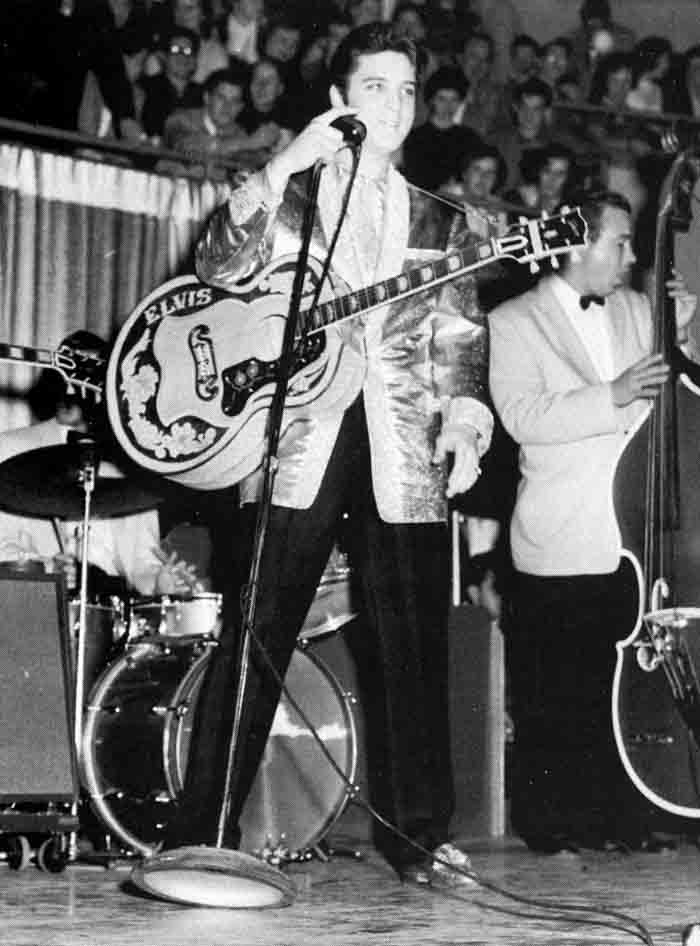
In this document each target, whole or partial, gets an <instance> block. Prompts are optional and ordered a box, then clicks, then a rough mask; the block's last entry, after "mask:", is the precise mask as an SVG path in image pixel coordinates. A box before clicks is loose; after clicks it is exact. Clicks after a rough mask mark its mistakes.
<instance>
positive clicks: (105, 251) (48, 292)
mask: <svg viewBox="0 0 700 946" xmlns="http://www.w3.org/2000/svg"><path fill="white" fill-rule="evenodd" d="M226 196H227V185H225V184H214V183H212V182H209V181H201V180H193V179H188V178H175V177H166V176H163V175H158V174H153V173H148V172H145V171H136V170H133V169H131V168H125V167H121V166H115V165H111V164H101V163H98V162H97V161H94V160H90V159H88V158H76V157H70V156H65V155H58V154H53V153H50V152H47V151H41V150H38V149H35V148H30V147H25V146H21V145H14V144H2V145H0V228H1V233H2V242H1V243H0V306H1V307H2V308H1V314H2V318H1V322H0V342H5V343H11V344H14V345H28V346H32V347H36V348H48V349H55V348H57V347H58V345H59V344H60V342H61V341H62V339H63V338H65V336H66V335H68V334H70V333H71V332H73V331H75V330H76V329H81V328H83V329H89V330H90V331H92V332H95V333H96V334H98V335H100V336H101V337H103V338H105V339H109V338H111V337H113V336H114V334H115V333H116V331H117V330H118V328H119V326H120V325H121V324H122V323H123V322H124V320H125V319H126V318H127V317H128V315H129V313H130V312H131V310H132V309H133V307H134V306H135V305H136V303H138V302H139V301H140V300H141V299H142V298H143V297H144V296H145V295H147V294H148V293H149V292H150V291H151V290H153V289H155V288H156V287H157V286H158V285H159V284H160V283H162V282H164V281H165V280H167V279H169V278H171V277H173V276H176V275H180V274H182V273H187V272H192V271H193V267H192V249H193V246H194V242H195V240H196V238H197V236H198V234H199V231H200V230H201V227H202V224H203V222H204V220H205V219H206V218H207V216H208V215H209V214H210V213H211V211H212V210H213V209H214V207H215V206H217V205H218V204H219V203H221V202H222V201H223V200H225V198H226ZM36 378H37V372H36V369H35V368H29V367H26V366H22V365H17V364H8V363H3V364H0V430H2V429H6V428H9V427H18V426H22V425H23V424H26V423H29V422H30V421H31V419H32V418H31V416H30V409H29V406H28V403H27V400H26V394H27V392H28V390H29V389H30V387H31V386H32V384H33V383H34V382H35V381H36Z"/></svg>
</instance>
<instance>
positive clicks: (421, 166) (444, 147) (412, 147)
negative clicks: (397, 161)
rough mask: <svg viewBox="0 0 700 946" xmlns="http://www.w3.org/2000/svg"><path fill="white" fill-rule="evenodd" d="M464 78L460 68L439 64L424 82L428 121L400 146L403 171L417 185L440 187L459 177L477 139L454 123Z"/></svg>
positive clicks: (415, 128)
mask: <svg viewBox="0 0 700 946" xmlns="http://www.w3.org/2000/svg"><path fill="white" fill-rule="evenodd" d="M466 91H467V80H466V79H465V78H464V73H463V72H462V70H461V69H458V68H456V67H455V66H452V67H449V66H442V67H441V68H440V69H438V70H437V71H436V72H434V73H433V74H432V75H431V76H430V78H429V79H428V81H427V82H426V83H425V101H426V104H427V106H428V120H427V121H426V122H424V123H423V124H422V125H418V126H417V127H414V128H413V130H412V131H411V132H410V133H409V135H408V137H407V138H406V141H405V142H404V145H403V173H404V174H405V175H406V177H407V178H408V180H409V181H410V182H411V183H412V184H415V185H416V186H417V187H424V188H426V190H439V189H440V188H442V187H444V186H445V185H446V184H448V183H449V182H450V181H452V180H453V179H455V178H457V177H459V169H460V167H461V166H462V162H463V160H464V157H465V155H467V154H469V152H470V150H471V149H472V147H473V146H475V145H476V144H477V143H478V142H479V141H480V138H479V136H478V135H477V134H476V132H474V131H472V130H471V128H466V127H465V126H464V125H457V124H455V116H456V115H457V111H458V109H459V107H460V105H461V104H462V102H463V101H464V96H465V94H466Z"/></svg>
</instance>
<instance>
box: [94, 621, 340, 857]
mask: <svg viewBox="0 0 700 946" xmlns="http://www.w3.org/2000/svg"><path fill="white" fill-rule="evenodd" d="M215 646H216V643H215V642H214V641H212V640H210V639H207V638H200V639H199V640H197V639H194V640H191V641H189V642H186V643H184V642H183V644H182V646H179V647H171V646H170V645H169V643H168V642H167V641H165V640H162V639H161V638H160V637H152V638H148V639H144V640H143V641H141V642H136V643H134V644H132V645H130V646H129V647H128V648H127V651H126V652H125V654H124V655H123V656H122V657H121V658H120V659H119V660H118V661H116V662H115V663H113V664H112V665H111V666H110V667H108V668H107V670H106V671H105V673H104V674H103V675H102V677H101V678H100V680H99V681H98V683H97V685H96V687H95V688H94V690H93V693H92V696H91V700H90V705H89V706H88V709H87V715H86V719H85V724H84V731H83V752H82V769H83V771H82V777H83V783H84V786H85V788H86V790H87V792H88V794H89V796H90V800H91V804H92V806H93V808H94V810H95V812H96V814H97V815H98V817H99V818H100V819H101V820H102V821H103V823H104V824H105V826H106V827H107V828H108V829H109V831H110V832H112V833H113V834H114V835H115V836H116V837H118V838H120V839H121V840H122V841H123V842H125V843H126V844H127V845H128V846H129V847H131V848H133V849H134V850H136V851H138V852H139V853H141V854H145V855H150V854H153V853H154V851H155V849H156V847H157V845H158V843H159V841H160V840H161V839H162V837H163V832H164V829H165V827H166V825H167V822H168V819H169V818H170V817H171V816H172V813H173V808H174V805H173V802H174V799H175V798H176V797H177V795H178V794H179V793H180V792H181V791H182V786H183V783H184V778H185V772H186V767H187V756H188V753H189V745H190V737H191V732H192V722H193V714H194V711H195V707H196V703H197V699H198V696H199V691H200V687H201V684H202V680H203V677H204V673H205V670H206V665H207V661H208V659H209V654H210V651H211V649H212V648H213V647H215ZM286 683H287V686H288V687H289V689H290V692H291V693H292V695H293V696H294V698H295V699H296V700H298V701H299V705H300V706H301V709H302V711H303V712H304V713H305V714H306V715H307V716H308V717H309V719H310V721H311V722H312V724H313V725H314V726H315V727H316V728H317V729H318V731H319V733H320V736H321V739H322V741H323V743H324V745H325V746H326V748H327V749H328V751H329V752H331V754H332V755H333V757H334V759H335V760H336V762H337V764H338V767H339V769H340V771H341V772H343V773H344V774H345V777H346V778H347V779H348V781H349V782H350V783H351V782H352V781H353V779H354V777H355V770H356V766H357V733H356V727H355V720H354V716H353V712H352V705H351V704H352V697H351V696H350V695H349V694H347V693H345V692H344V691H343V690H342V689H341V687H340V685H339V683H338V681H337V680H336V678H335V677H334V676H333V674H332V673H331V671H330V670H329V669H328V667H327V666H326V665H325V664H324V663H323V662H322V661H321V660H320V659H319V658H318V657H315V656H314V655H313V653H311V651H310V650H309V649H306V650H303V651H302V650H296V651H295V653H294V655H293V656H292V661H291V663H290V666H289V670H288V672H287V677H286ZM349 797H350V793H349V791H348V788H347V785H346V783H345V782H344V781H343V780H342V779H341V778H340V777H339V776H338V774H337V773H336V772H335V771H334V770H333V769H332V768H331V766H330V764H329V763H328V761H327V759H326V758H325V757H324V755H323V752H322V750H321V749H320V748H319V746H318V745H317V743H316V741H315V740H314V738H313V736H312V735H311V734H310V733H309V732H308V731H307V730H306V728H305V726H304V724H303V722H302V721H301V719H300V718H299V717H298V716H297V714H296V713H294V712H293V710H292V709H291V706H290V704H289V702H288V700H287V699H286V698H285V697H283V698H282V700H281V701H280V705H279V707H278V710H277V714H276V716H275V719H274V722H273V725H272V730H271V733H270V737H269V739H268V742H267V746H266V749H265V754H264V757H263V759H262V762H261V765H260V769H259V771H258V775H257V777H256V780H255V782H254V784H253V787H252V789H251V792H250V795H249V797H248V800H247V802H246V805H245V807H244V809H243V813H242V817H241V822H240V827H241V831H242V840H241V847H242V849H243V850H244V851H248V852H260V851H262V850H264V849H265V848H270V847H272V848H274V847H276V846H277V845H278V844H281V845H283V846H284V847H285V848H287V849H288V850H289V851H291V852H299V851H304V850H307V849H309V848H311V847H313V846H314V845H315V844H317V843H318V842H319V841H320V840H321V838H323V836H324V835H325V834H326V832H327V831H328V830H329V829H330V827H331V826H332V825H333V824H334V822H335V821H336V819H337V818H338V817H339V816H340V814H341V813H342V811H343V809H344V808H345V805H346V804H347V802H348V799H349Z"/></svg>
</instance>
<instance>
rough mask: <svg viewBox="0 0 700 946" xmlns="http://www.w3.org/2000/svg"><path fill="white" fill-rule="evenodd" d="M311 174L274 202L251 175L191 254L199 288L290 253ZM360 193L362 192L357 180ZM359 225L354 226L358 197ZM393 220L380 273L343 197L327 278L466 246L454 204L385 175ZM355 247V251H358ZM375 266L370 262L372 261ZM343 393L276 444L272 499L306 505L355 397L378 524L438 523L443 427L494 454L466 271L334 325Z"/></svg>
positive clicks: (356, 280) (482, 342)
mask: <svg viewBox="0 0 700 946" xmlns="http://www.w3.org/2000/svg"><path fill="white" fill-rule="evenodd" d="M338 181H339V172H336V170H335V169H334V168H333V167H331V168H329V169H326V171H324V174H323V175H322V178H321V188H320V193H319V213H318V214H317V217H316V223H315V228H314V233H313V239H312V244H311V254H312V255H313V256H315V257H317V258H318V259H321V260H322V259H323V258H324V256H325V253H326V249H327V246H328V243H329V242H330V239H331V236H332V231H333V227H334V225H335V222H336V220H337V214H338V211H339V209H340V200H341V193H342V188H341V187H340V185H339V183H338ZM306 186H307V177H306V176H299V177H297V178H292V179H291V180H290V182H289V184H288V185H287V189H286V191H285V193H284V195H275V194H274V193H273V192H272V191H271V189H270V187H269V184H268V183H267V177H266V175H265V172H264V171H262V172H259V173H256V174H253V175H251V176H250V177H249V178H248V180H247V181H245V182H244V183H243V184H242V185H241V186H239V187H238V188H237V189H236V190H234V192H233V194H232V195H231V197H230V199H229V200H228V202H227V203H226V204H224V205H223V206H222V207H220V208H219V209H218V210H217V211H216V212H215V214H214V216H213V217H212V219H211V221H210V223H209V226H208V227H207V229H206V231H205V232H204V234H203V236H202V238H201V239H200V241H199V243H198V246H197V250H196V263H197V272H198V275H199V277H200V278H201V279H203V280H204V281H205V282H209V283H212V284H214V285H216V286H219V287H222V288H226V289H232V288H233V287H234V286H235V284H236V283H237V282H238V281H239V280H240V279H241V278H242V277H249V276H250V275H252V274H254V273H256V272H258V271H259V270H260V269H261V268H262V267H264V266H265V265H267V264H268V263H270V261H271V260H276V259H278V258H279V257H280V256H281V255H284V254H289V253H293V254H296V253H297V252H298V250H299V245H300V237H299V235H300V232H301V224H302V217H303V212H304V205H305V198H306ZM356 187H357V184H356ZM353 198H355V209H354V214H355V221H356V222H357V225H358V226H361V224H360V221H361V220H362V215H363V214H364V215H365V216H366V214H367V212H368V211H367V208H366V207H363V206H362V197H361V194H360V192H359V190H358V192H357V195H356V194H355V190H353ZM385 201H386V207H387V208H388V212H387V213H386V214H385V215H384V221H385V222H384V227H383V232H382V234H381V238H380V250H379V254H378V258H377V257H375V260H374V262H376V268H375V269H374V272H372V273H370V274H368V273H367V267H366V266H363V265H362V261H361V256H362V252H361V250H362V245H361V239H362V238H361V236H360V235H358V234H359V231H357V232H356V233H353V219H352V216H351V210H352V209H353V200H352V199H351V202H350V205H351V206H350V209H349V211H348V218H347V219H346V222H345V226H344V228H343V232H341V239H340V240H339V242H338V245H337V247H336V250H335V253H334V257H333V271H334V277H335V279H336V282H337V281H338V280H342V281H344V283H345V284H347V286H348V287H349V288H350V289H351V290H357V289H360V288H362V287H363V286H365V285H367V284H368V281H369V282H377V281H379V280H383V279H389V278H390V277H393V276H397V275H398V274H399V273H401V272H402V271H405V270H406V269H408V268H410V267H411V266H414V267H415V266H416V265H419V264H420V263H421V262H422V261H425V260H430V259H434V258H435V257H436V256H437V255H442V254H443V253H444V252H445V251H446V250H447V249H448V248H454V247H455V246H459V245H461V244H462V243H463V242H464V241H465V240H468V239H472V238H471V237H470V235H469V233H468V231H466V228H465V224H464V218H463V217H462V216H461V215H460V214H459V213H458V212H457V211H455V210H454V209H453V208H452V207H451V206H449V205H447V204H445V203H444V202H442V201H438V200H436V199H435V198H433V197H431V196H430V195H428V194H426V193H424V192H422V191H419V190H417V189H414V188H412V187H411V186H410V185H408V184H407V182H406V181H405V179H404V178H403V176H402V175H401V174H399V172H398V171H396V170H395V169H393V168H392V169H391V170H390V173H389V176H388V178H387V183H386V191H385ZM358 248H359V249H358ZM377 259H378V261H377ZM327 331H328V332H337V333H340V336H341V338H342V354H341V357H340V365H341V368H342V370H341V371H339V376H341V377H342V385H343V392H342V396H341V397H339V399H338V401H337V402H336V403H335V404H334V405H332V406H331V407H326V408H324V410H323V411H318V412H317V413H314V411H313V409H310V410H309V414H308V416H307V417H305V418H304V419H303V420H302V421H298V422H296V423H294V424H292V425H290V426H289V427H288V428H287V429H286V430H285V432H284V433H283V436H282V441H281V446H280V451H279V457H280V465H279V471H278V474H277V479H276V482H275V494H274V501H275V503H276V504H279V505H284V506H289V507H292V508H307V507H308V506H310V505H311V503H312V502H313V500H314V498H315V496H316V494H317V492H318V489H319V486H320V482H321V478H322V476H323V473H324V470H325V468H326V465H327V463H328V459H329V457H330V453H331V451H332V449H333V445H334V443H335V440H336V437H337V434H338V429H339V426H340V422H341V419H342V415H343V411H344V410H345V409H346V408H347V407H348V406H349V404H351V403H352V401H353V400H354V399H355V398H356V397H357V396H358V395H359V394H360V392H362V393H363V396H364V401H365V408H366V414H367V425H368V430H369V439H370V451H371V457H372V478H373V487H374V492H375V497H376V501H377V506H378V509H379V512H380V515H381V516H382V518H383V519H384V520H385V521H387V522H392V523H412V522H435V521H441V520H444V519H445V518H446V513H447V508H446V500H445V479H446V470H445V469H444V468H443V467H441V466H437V465H435V464H434V462H433V454H434V450H435V442H436V437H437V435H438V433H439V432H440V429H441V425H442V424H443V423H449V424H456V425H461V424H468V425H471V426H473V427H474V428H476V430H477V432H478V444H479V449H480V451H481V453H483V452H484V451H485V450H486V449H487V448H488V445H489V442H490V437H491V430H492V416H491V412H490V410H489V408H488V406H487V401H488V398H487V373H488V338H487V328H486V321H485V318H484V316H483V314H482V313H481V312H480V310H479V307H478V302H477V297H476V287H475V285H474V280H473V278H472V277H471V276H468V277H464V276H461V277H459V278H456V279H454V280H452V281H450V282H448V283H443V284H442V285H440V286H439V287H437V288H434V289H432V290H430V289H427V290H422V291H420V292H419V293H417V294H415V295H413V296H411V297H408V298H404V299H403V300H399V301H396V302H393V303H392V304H390V305H386V306H383V307H381V308H378V309H373V310H372V311H370V312H367V313H365V314H364V315H360V316H358V317H356V318H354V319H351V320H350V321H349V322H345V323H343V324H342V325H335V326H332V327H330V328H329V329H327ZM259 479H260V477H259V474H258V473H253V474H252V475H251V476H250V477H248V478H247V479H246V480H244V481H243V482H242V483H241V497H242V501H244V502H245V501H250V500H252V499H254V498H255V496H256V491H257V488H258V486H259Z"/></svg>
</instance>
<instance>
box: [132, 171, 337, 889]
mask: <svg viewBox="0 0 700 946" xmlns="http://www.w3.org/2000/svg"><path fill="white" fill-rule="evenodd" d="M322 170H323V164H322V163H321V162H320V161H317V162H316V164H315V165H314V167H313V172H312V179H311V187H310V191H309V197H308V199H307V203H306V208H305V212H304V221H303V225H302V244H301V249H300V251H299V258H298V261H297V266H296V271H295V274H294V283H293V286H292V293H291V298H290V303H289V311H288V314H287V318H286V321H285V326H284V333H283V338H282V350H281V353H280V358H279V362H278V369H277V377H276V382H275V389H274V393H273V396H272V400H271V402H270V408H269V413H268V419H267V428H266V449H265V455H264V457H263V464H262V476H263V481H262V494H261V499H260V504H259V507H258V518H257V521H256V527H255V535H254V539H253V551H252V558H251V565H250V571H249V576H248V585H247V589H246V596H245V605H244V613H243V624H242V631H241V634H242V636H241V642H240V646H239V653H238V661H237V666H236V679H234V680H233V681H232V683H233V685H234V686H235V688H236V703H235V708H234V719H233V727H232V732H231V739H230V742H229V747H228V755H227V763H226V774H225V780H224V790H223V795H222V799H221V806H220V809H219V817H218V823H217V836H216V844H215V846H214V847H209V846H198V847H185V848H178V849H175V850H172V851H163V852H162V853H160V854H157V855H156V856H155V857H153V858H151V859H150V860H149V861H148V862H146V863H145V864H142V865H140V866H139V867H137V868H135V870H134V873H133V875H132V879H133V881H134V883H135V884H136V885H137V886H139V887H142V888H143V889H145V890H147V891H148V892H149V893H151V894H153V895H155V896H160V897H164V898H165V899H168V900H175V901H177V902H181V903H191V904H198V905H201V906H217V907H221V906H226V907H252V906H259V907H265V906H280V905H282V904H288V903H291V902H292V900H293V899H294V896H295V893H296V890H295V888H294V885H293V884H292V883H291V881H289V880H288V879H287V877H286V876H285V875H284V874H283V873H282V871H280V870H279V869H278V868H276V867H273V866H272V865H270V864H268V863H266V862H265V861H261V860H260V859H259V858H256V857H253V856H251V855H246V854H242V853H240V852H238V851H230V850H226V849H225V848H224V847H223V840H224V833H225V829H226V824H227V821H228V817H229V812H230V805H231V796H232V792H233V788H234V784H235V783H234V773H235V768H236V760H237V751H238V743H239V738H240V729H241V720H242V716H243V707H244V704H245V696H246V689H247V685H248V676H249V669H250V668H249V662H250V643H251V637H252V636H253V634H254V627H255V616H256V609H257V599H258V593H259V581H260V568H261V563H262V555H263V549H264V545H265V539H266V536H267V533H268V528H269V522H270V509H271V506H272V497H273V492H274V482H275V476H276V473H277V469H278V466H279V460H278V457H277V450H278V446H279V441H280V436H281V431H282V419H283V413H284V402H285V398H286V395H287V387H288V384H289V378H290V376H291V374H292V368H293V365H294V346H295V341H296V338H297V327H298V325H299V314H300V311H301V302H302V297H303V294H304V284H305V281H306V276H307V272H306V269H307V263H308V258H309V250H310V247H311V236H312V232H313V223H314V218H315V215H316V207H317V201H318V189H319V184H320V180H321V172H322ZM197 874H199V875H200V877H201V880H202V883H201V884H200V885H199V888H198V889H193V886H197V885H196V881H197ZM232 874H235V875H236V876H237V877H238V878H239V879H241V880H242V883H241V884H240V885H238V887H237V885H236V884H234V883H232V876H231V875H232Z"/></svg>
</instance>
